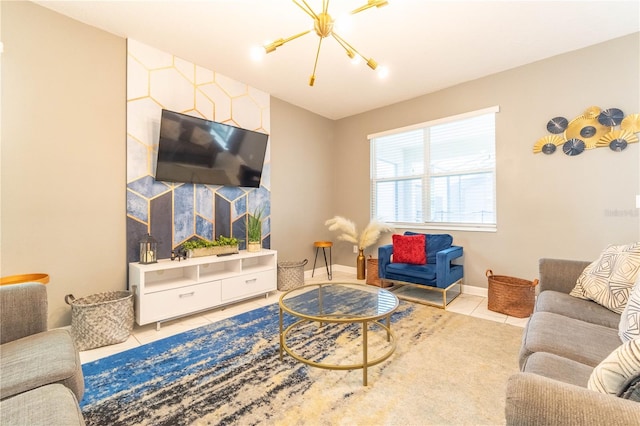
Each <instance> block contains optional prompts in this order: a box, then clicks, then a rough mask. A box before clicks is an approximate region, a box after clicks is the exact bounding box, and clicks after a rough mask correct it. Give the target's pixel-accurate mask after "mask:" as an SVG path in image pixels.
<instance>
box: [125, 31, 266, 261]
mask: <svg viewBox="0 0 640 426" xmlns="http://www.w3.org/2000/svg"><path fill="white" fill-rule="evenodd" d="M269 108H270V97H269V94H267V93H265V92H262V91H260V90H257V89H255V88H252V87H250V86H248V85H246V84H243V83H240V82H237V81H235V80H233V79H230V78H228V77H226V76H224V75H221V74H218V73H216V72H215V71H211V70H208V69H205V68H202V67H200V66H198V65H196V64H193V63H190V62H187V61H185V60H182V59H180V58H177V57H175V56H173V55H171V54H169V53H165V52H162V51H160V50H158V49H155V48H152V47H150V46H146V45H144V44H142V43H140V42H137V41H135V40H131V39H129V40H127V261H128V262H137V261H138V260H139V259H138V257H139V253H138V248H139V241H140V240H141V239H142V238H143V237H144V236H145V235H146V234H147V233H150V234H151V236H153V237H154V238H155V239H156V240H157V241H158V247H157V250H158V253H157V257H158V259H164V258H169V257H171V251H172V250H173V249H175V248H176V247H178V246H179V245H180V244H182V243H183V242H184V241H187V240H190V239H193V238H198V237H200V238H206V239H209V240H211V239H215V238H217V237H219V236H220V235H224V236H227V237H229V236H233V237H236V238H238V239H240V240H242V241H241V243H240V249H243V248H245V244H246V240H247V236H246V221H247V215H248V213H252V212H254V211H256V210H257V209H263V223H262V246H263V247H265V248H269V247H270V232H271V229H270V218H271V193H270V187H271V185H270V175H271V173H270V171H271V169H270V146H269V145H268V146H267V153H266V156H265V161H264V163H265V164H264V169H263V171H262V180H261V184H260V187H259V188H243V187H226V186H216V185H200V184H188V183H168V182H158V181H156V180H155V179H154V178H153V176H154V174H155V166H156V157H157V152H158V151H157V150H158V135H159V132H160V116H161V112H162V109H167V110H171V111H176V112H180V113H183V114H187V115H191V116H194V117H199V118H205V119H208V120H214V121H218V122H221V123H225V124H230V125H233V126H237V127H242V128H244V129H248V130H255V131H258V132H262V133H266V134H269V133H270V115H269V114H270V110H269Z"/></svg>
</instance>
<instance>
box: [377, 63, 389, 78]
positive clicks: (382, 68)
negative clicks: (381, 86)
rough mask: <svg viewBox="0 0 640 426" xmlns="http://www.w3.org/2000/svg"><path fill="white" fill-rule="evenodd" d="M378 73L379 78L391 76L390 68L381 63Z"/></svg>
mask: <svg viewBox="0 0 640 426" xmlns="http://www.w3.org/2000/svg"><path fill="white" fill-rule="evenodd" d="M376 74H378V78H380V79H384V78H387V77H388V76H389V68H387V67H385V66H384V65H380V66H378V67H377V68H376Z"/></svg>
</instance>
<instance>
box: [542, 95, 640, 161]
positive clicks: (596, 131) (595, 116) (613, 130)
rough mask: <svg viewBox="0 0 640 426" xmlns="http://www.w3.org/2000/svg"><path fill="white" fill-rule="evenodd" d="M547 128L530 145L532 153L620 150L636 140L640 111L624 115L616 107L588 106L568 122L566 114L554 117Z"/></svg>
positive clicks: (639, 129) (639, 126)
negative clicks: (546, 133)
mask: <svg viewBox="0 0 640 426" xmlns="http://www.w3.org/2000/svg"><path fill="white" fill-rule="evenodd" d="M547 131H548V132H549V133H550V134H549V135H547V136H543V137H542V138H540V139H538V141H537V142H536V143H535V144H534V145H533V153H534V154H538V153H540V152H542V153H544V154H547V155H550V154H553V153H554V152H556V150H561V151H562V152H564V153H565V154H566V155H569V156H575V155H580V154H582V153H583V152H584V151H585V150H590V149H594V148H603V147H609V149H611V150H612V151H615V152H620V151H624V149H625V148H626V147H627V145H629V144H630V143H637V142H638V135H637V133H640V114H629V115H627V116H625V115H624V113H623V112H622V110H620V109H618V108H608V109H605V110H603V109H601V108H600V107H597V106H592V107H589V108H587V109H586V110H585V111H584V113H583V114H582V115H579V116H577V117H576V118H574V119H573V120H571V121H569V120H567V119H566V118H565V117H554V118H552V119H551V120H549V121H548V122H547Z"/></svg>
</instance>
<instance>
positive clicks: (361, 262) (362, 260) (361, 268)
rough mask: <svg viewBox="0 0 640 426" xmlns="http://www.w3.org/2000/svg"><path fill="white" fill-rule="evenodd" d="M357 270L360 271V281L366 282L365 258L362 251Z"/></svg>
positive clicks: (359, 253)
mask: <svg viewBox="0 0 640 426" xmlns="http://www.w3.org/2000/svg"><path fill="white" fill-rule="evenodd" d="M356 269H357V271H358V279H359V280H364V275H365V274H364V271H365V258H364V253H363V250H362V249H359V250H358V260H357V261H356Z"/></svg>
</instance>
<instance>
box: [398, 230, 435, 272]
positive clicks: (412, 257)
mask: <svg viewBox="0 0 640 426" xmlns="http://www.w3.org/2000/svg"><path fill="white" fill-rule="evenodd" d="M391 238H392V239H393V263H411V264H413V265H424V264H425V263H427V251H426V250H425V246H424V245H425V236H424V235H397V234H396V235H393V236H392V237H391Z"/></svg>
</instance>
